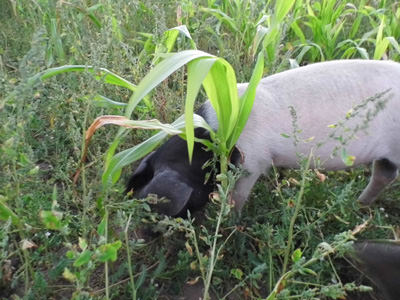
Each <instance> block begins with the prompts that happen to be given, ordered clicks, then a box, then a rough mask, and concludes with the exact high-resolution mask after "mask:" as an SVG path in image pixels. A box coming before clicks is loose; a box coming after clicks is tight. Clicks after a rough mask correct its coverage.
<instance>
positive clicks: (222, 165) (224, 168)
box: [203, 154, 228, 300]
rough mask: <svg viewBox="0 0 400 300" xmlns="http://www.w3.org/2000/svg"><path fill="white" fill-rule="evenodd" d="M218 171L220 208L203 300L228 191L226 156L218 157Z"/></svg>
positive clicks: (206, 293) (207, 291) (213, 263)
mask: <svg viewBox="0 0 400 300" xmlns="http://www.w3.org/2000/svg"><path fill="white" fill-rule="evenodd" d="M220 171H221V175H222V180H221V186H222V192H223V195H220V197H221V208H220V210H219V213H218V219H217V225H216V227H215V232H214V239H213V245H212V248H211V254H210V262H209V266H208V270H207V277H206V282H205V286H204V294H203V299H204V300H208V299H210V296H209V289H210V284H211V278H212V275H213V272H214V267H215V264H216V259H217V257H216V249H217V240H218V232H219V228H220V226H221V222H222V215H223V213H224V211H225V206H226V202H227V201H226V200H227V190H228V178H227V173H228V158H227V156H226V155H224V154H222V155H221V156H220Z"/></svg>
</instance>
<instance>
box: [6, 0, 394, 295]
mask: <svg viewBox="0 0 400 300" xmlns="http://www.w3.org/2000/svg"><path fill="white" fill-rule="evenodd" d="M286 3H289V1H287V2H286ZM281 4H282V3H280V2H279V1H278V3H275V2H274V1H249V0H247V1H246V0H234V1H225V0H223V1H212V0H208V1H206V0H196V1H186V0H181V1H172V0H168V1H156V0H146V1H140V0H132V1H123V0H113V1H111V0H99V1H97V2H94V1H75V0H73V1H30V0H28V1H9V0H5V1H1V2H0V20H1V24H2V26H0V120H1V127H0V145H1V146H0V149H1V150H0V157H1V159H0V170H1V171H0V299H52V298H54V299H105V298H108V299H157V298H160V299H162V297H164V298H165V297H170V298H171V299H174V298H177V295H180V294H181V293H182V290H183V288H184V287H185V286H186V287H187V286H188V285H189V284H188V282H189V283H194V282H201V280H202V279H201V276H202V275H204V274H205V273H207V271H208V270H209V267H208V266H209V265H210V264H209V263H210V252H209V249H210V247H212V245H213V237H214V232H215V229H216V224H217V220H218V212H219V211H220V210H219V209H220V207H221V203H220V202H218V201H214V202H212V203H210V204H209V205H207V207H206V209H205V211H204V212H202V213H200V214H196V215H195V217H194V218H195V220H194V221H193V220H191V219H189V220H172V219H165V218H162V217H160V216H155V215H154V214H152V213H151V212H149V211H148V204H147V203H146V202H143V201H132V200H131V199H129V197H124V195H123V190H124V188H123V181H124V179H126V178H127V177H128V176H129V173H130V168H129V167H126V168H125V172H124V175H123V177H124V178H122V179H121V180H119V181H118V182H117V183H116V184H115V185H113V186H112V187H110V188H109V190H108V195H107V199H106V202H104V199H102V198H101V196H102V195H103V193H102V174H103V171H104V161H105V151H106V150H107V149H108V148H109V147H110V145H111V143H112V141H113V140H114V138H115V136H116V135H117V132H118V129H117V128H114V127H106V128H102V129H99V130H97V131H96V133H95V135H94V136H93V138H92V141H91V143H90V145H89V150H88V154H87V160H86V163H85V165H84V167H83V168H81V173H80V176H79V178H78V180H77V182H76V183H74V180H73V176H74V174H75V172H76V171H77V170H78V169H79V167H80V159H81V155H82V150H83V145H84V134H85V130H86V129H87V128H88V127H89V126H90V124H91V123H92V122H93V120H94V119H95V118H96V117H98V116H100V115H107V114H115V115H123V114H124V111H125V107H124V106H120V105H114V104H113V103H112V102H110V101H96V99H100V97H99V95H100V96H103V97H107V99H110V100H113V101H115V102H121V103H127V102H128V101H129V98H130V97H131V91H130V90H129V89H126V88H124V87H121V86H115V85H109V84H107V83H106V82H105V81H107V80H106V78H101V77H100V78H99V77H97V78H96V77H95V76H93V73H91V72H81V73H79V74H77V73H75V74H74V73H68V74H61V75H58V76H56V77H52V78H49V79H47V80H46V81H43V82H35V84H34V85H32V84H31V83H32V82H31V81H29V79H30V78H31V77H32V76H34V75H36V74H38V73H39V72H41V71H43V70H46V69H48V68H51V67H58V66H61V65H65V64H69V65H86V66H93V67H94V69H95V70H97V71H99V70H100V68H105V69H107V70H110V71H112V72H113V73H115V74H117V75H119V76H121V77H123V78H125V79H126V80H128V81H129V82H131V83H133V84H135V85H137V84H138V83H139V82H140V81H141V79H142V78H143V77H144V76H145V75H146V74H147V73H148V72H149V70H150V69H152V68H154V66H155V65H157V64H159V63H160V61H161V60H160V58H159V54H162V53H165V52H168V51H170V50H172V51H178V50H187V49H193V46H194V45H195V46H196V47H197V49H199V50H202V51H205V52H208V53H211V54H213V55H216V56H219V57H222V58H224V59H226V60H227V61H228V62H229V63H230V64H231V65H232V66H233V69H234V70H235V72H236V77H237V80H238V82H244V81H249V80H250V76H251V73H252V70H253V68H254V63H255V61H254V58H255V57H257V54H258V53H259V52H260V51H265V54H266V55H265V58H266V62H265V69H264V74H265V75H269V74H272V73H274V72H277V71H281V70H285V69H288V68H290V67H294V66H297V65H303V64H308V63H312V62H316V61H321V60H330V59H341V58H371V59H372V58H376V59H380V58H384V59H392V60H396V61H399V60H400V50H399V46H398V42H399V40H400V30H399V26H398V25H399V23H400V8H399V6H398V4H397V3H396V2H395V1H392V0H386V1H363V0H360V1H352V2H351V3H350V4H348V2H346V1H341V0H339V1H332V0H321V1H306V0H303V1H302V0H297V1H294V2H293V6H291V7H287V9H285V7H282V6H280V5H281ZM332 7H334V9H331V8H332ZM277 8H278V10H277ZM335 14H336V15H335ZM179 25H186V26H187V28H188V31H189V33H190V35H191V37H192V40H191V39H189V38H188V37H186V36H185V35H184V34H182V33H179V32H178V34H177V35H176V34H175V32H172V33H166V31H167V30H168V29H170V28H174V27H177V26H179ZM267 28H270V29H271V30H270V31H268V32H267V31H266V30H267ZM175 38H176V40H175ZM186 80H187V78H186V71H185V70H184V69H181V70H180V71H178V72H176V73H174V74H173V75H172V76H171V77H169V78H168V79H166V80H164V81H163V82H162V83H161V84H160V85H159V86H158V87H157V88H156V89H155V90H154V91H153V92H152V93H151V94H150V95H149V98H148V101H147V102H141V103H140V104H138V106H137V107H136V109H135V111H134V112H133V115H132V119H135V120H136V119H153V118H156V119H159V120H161V121H162V122H165V123H170V122H172V121H173V120H175V119H176V118H177V117H178V116H179V115H180V114H182V113H183V110H184V101H185V97H186V85H185V84H186ZM204 98H205V95H204V93H203V95H201V96H200V100H203V99H204ZM102 99H104V98H102ZM198 101H199V100H198ZM150 135H151V133H149V132H147V131H138V130H134V131H133V130H132V131H129V133H128V134H126V135H124V136H123V139H122V140H121V142H120V146H119V148H118V150H119V151H121V150H123V149H127V148H130V147H132V146H134V145H136V144H139V143H140V142H142V141H143V140H145V139H146V138H148V137H150ZM321 172H323V171H321ZM323 173H324V172H323ZM325 175H327V176H328V177H327V180H325V181H324V182H321V180H320V179H319V178H318V176H317V174H316V173H315V172H314V171H312V170H308V169H302V170H297V171H296V170H275V172H272V173H271V174H270V175H269V176H268V177H266V178H262V179H261V180H260V181H259V183H258V184H257V185H256V187H255V189H254V191H253V194H252V197H251V201H249V203H248V204H247V205H246V206H245V208H244V211H243V214H242V217H241V219H240V220H239V221H237V219H236V218H235V217H234V216H233V215H232V214H227V215H225V214H224V215H223V217H222V218H221V219H220V228H219V230H218V232H219V235H220V236H219V238H218V241H217V244H216V246H215V249H217V250H218V252H217V254H218V255H216V256H215V258H216V264H215V267H214V270H213V272H212V275H213V276H212V278H211V281H210V284H211V293H212V294H214V295H217V297H218V298H222V299H224V296H226V297H225V299H229V297H236V298H237V299H245V297H247V299H265V298H267V297H268V296H269V295H274V288H275V291H277V289H276V287H277V283H279V282H280V281H279V280H280V279H282V278H286V277H285V275H284V269H286V271H288V272H291V273H290V278H286V279H287V280H286V282H285V285H283V286H279V288H283V290H282V291H280V293H278V294H277V295H276V296H277V297H278V298H279V299H287V298H288V297H292V298H291V299H296V297H297V299H316V298H321V299H334V295H341V293H343V290H344V289H351V288H352V287H349V286H345V285H344V284H345V283H347V282H352V281H354V280H357V273H356V271H353V270H351V271H348V269H347V268H348V267H347V266H346V264H345V263H343V261H342V260H341V259H339V258H338V257H337V256H340V255H339V254H340V253H341V252H342V251H344V249H343V248H346V245H347V243H346V240H347V239H348V238H349V237H350V236H349V235H348V234H347V233H348V231H350V230H353V229H354V228H355V227H356V226H357V225H359V224H362V223H364V222H365V221H366V220H367V219H369V216H370V214H371V215H372V216H373V218H372V219H371V220H370V221H369V223H368V226H367V229H366V230H365V231H363V232H361V233H359V234H357V236H356V237H357V238H359V239H368V238H371V239H373V238H379V239H392V238H394V237H395V235H396V232H397V235H398V228H397V227H396V226H398V225H397V224H398V222H397V220H398V218H399V216H400V206H399V203H398V201H397V199H398V197H399V192H398V190H399V183H398V182H395V183H394V184H392V185H391V186H390V187H389V188H388V189H387V190H386V191H385V193H384V194H383V195H382V197H381V201H379V202H378V203H377V204H376V205H374V207H373V208H372V210H371V211H361V210H360V209H359V208H358V207H357V204H356V202H355V200H356V198H357V196H358V195H359V194H360V192H361V191H362V189H363V187H365V185H366V184H367V180H368V175H369V171H368V169H367V168H359V169H356V170H348V171H340V172H332V173H331V172H329V173H328V174H325ZM235 176H236V175H235V174H233V173H229V180H234V179H235ZM299 199H301V202H299V201H298V200H299ZM383 200H384V201H383ZM296 205H297V209H296ZM8 216H11V218H7V217H8ZM143 223H146V224H149V225H150V226H154V227H157V228H158V230H159V231H160V232H162V235H161V236H160V237H158V238H156V239H155V240H153V241H150V242H146V241H143V240H141V239H140V238H138V237H137V236H136V235H135V229H136V228H138V227H139V226H142V225H143ZM290 228H292V230H291V229H290ZM396 230H397V231H396ZM288 242H290V244H291V245H292V246H291V247H290V248H289V250H286V249H288V248H287V245H288ZM322 242H325V243H327V244H323V245H325V248H324V249H325V251H320V252H318V249H319V248H318V245H320V244H321V243H322ZM328 244H329V245H330V246H331V248H330V247H328V246H327V245H328ZM328 248H329V249H333V250H334V251H332V253H331V250H329V251H328V250H327V249H328ZM296 249H300V250H296ZM295 250H296V251H295ZM288 251H289V252H288ZM316 251H317V252H316ZM333 252H335V253H333ZM313 255H317V257H324V259H321V260H319V259H318V260H316V261H313V257H314V256H313ZM341 271H343V272H341ZM352 273H354V275H351V276H349V275H348V274H352ZM337 274H345V275H343V278H341V279H340V278H338V276H337ZM203 277H204V276H203ZM356 283H357V284H359V282H357V281H356ZM271 297H272V296H271ZM270 299H272V298H270Z"/></svg>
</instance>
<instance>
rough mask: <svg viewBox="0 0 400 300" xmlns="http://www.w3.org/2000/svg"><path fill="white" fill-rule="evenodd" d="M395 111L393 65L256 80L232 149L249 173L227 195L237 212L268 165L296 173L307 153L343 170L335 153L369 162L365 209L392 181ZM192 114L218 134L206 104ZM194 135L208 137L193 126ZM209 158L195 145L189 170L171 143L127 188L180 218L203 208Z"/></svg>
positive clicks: (346, 64) (178, 144) (348, 63)
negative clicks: (161, 200) (246, 116)
mask: <svg viewBox="0 0 400 300" xmlns="http://www.w3.org/2000/svg"><path fill="white" fill-rule="evenodd" d="M246 87H247V84H246V83H244V84H238V91H239V94H240V95H241V94H243V93H244V91H245V89H246ZM377 95H383V96H381V97H376V96H377ZM368 99H370V100H368ZM399 112H400V64H399V63H395V62H390V61H372V60H343V61H331V62H323V63H316V64H312V65H308V66H305V67H300V68H296V69H292V70H289V71H285V72H282V73H278V74H275V75H272V76H268V77H266V78H264V79H262V80H261V81H260V84H259V85H258V87H257V93H256V97H255V101H254V107H253V110H252V112H251V115H250V117H249V120H248V122H247V124H246V127H245V129H244V131H243V133H242V134H241V136H240V138H239V140H238V142H237V144H236V147H237V149H239V150H240V152H241V154H242V156H243V161H242V167H243V168H244V169H245V170H246V171H247V173H248V175H247V176H244V177H242V178H240V179H239V180H238V182H237V183H236V186H235V189H234V191H233V195H232V197H233V200H234V203H235V206H236V208H237V210H240V209H241V208H242V207H243V205H244V204H245V202H246V200H247V198H248V196H249V194H250V191H251V189H252V187H253V185H254V184H255V182H256V180H257V179H258V178H259V177H260V175H261V174H265V173H266V172H268V170H269V169H270V167H271V165H274V166H276V167H285V168H296V167H299V164H298V158H299V156H298V155H299V154H302V155H305V156H307V155H308V154H309V153H310V151H311V149H313V155H314V157H315V158H318V161H320V163H321V166H322V167H323V168H325V169H326V170H338V169H344V168H346V167H347V166H346V164H345V163H344V162H343V160H342V159H341V157H340V155H336V156H335V155H332V154H333V152H335V151H336V150H337V151H341V149H345V150H346V151H347V153H348V154H349V155H351V156H354V157H355V159H354V166H357V165H360V164H367V163H370V162H373V172H372V176H371V179H370V182H369V184H368V186H367V187H366V189H365V190H364V191H363V193H362V194H361V195H360V197H359V201H360V203H361V204H363V205H370V204H372V203H373V202H374V200H375V199H376V198H377V196H378V194H379V193H380V192H381V191H382V189H383V188H384V187H385V186H386V185H388V184H389V183H390V182H392V181H393V180H394V179H395V178H396V177H397V173H398V167H399V166H400V116H399ZM197 113H198V114H199V115H201V116H202V117H203V118H204V119H205V120H206V121H207V122H208V123H209V124H210V125H211V127H213V129H217V128H218V121H217V119H216V115H215V112H214V110H213V108H212V106H211V104H210V102H206V103H205V104H204V105H203V106H202V107H201V108H200V109H199V111H198V112H197ZM341 120H343V122H340V121H341ZM294 123H295V127H296V128H294V126H293V124H294ZM332 124H336V126H332ZM293 132H296V134H292V133H293ZM195 135H196V136H197V137H201V138H207V137H208V135H207V132H205V131H204V130H203V129H200V128H198V129H196V130H195ZM285 135H292V138H287V137H285ZM293 136H294V137H293ZM295 141H297V142H295ZM235 156H237V155H235ZM211 157H212V153H211V152H210V151H205V149H204V148H203V146H202V145H201V144H197V143H196V144H195V149H194V155H193V161H192V164H189V162H188V155H187V150H186V144H185V141H183V140H182V139H181V138H179V137H178V136H175V137H172V138H171V139H169V140H168V141H167V142H166V143H165V144H164V145H163V146H161V147H160V148H159V149H158V150H156V151H155V152H153V153H151V154H150V155H148V156H147V157H146V158H144V159H143V160H142V162H141V163H140V165H139V167H138V168H137V170H136V171H135V172H134V174H133V176H132V177H131V179H130V180H129V182H128V184H127V190H133V191H134V192H135V197H137V198H143V197H146V196H147V195H148V194H157V195H158V196H159V197H166V198H168V199H169V200H170V202H168V203H164V204H161V205H159V206H158V207H156V209H157V210H158V211H159V212H161V213H164V214H167V215H171V216H185V215H186V211H187V210H188V209H189V210H197V209H199V208H200V207H202V206H203V205H204V204H205V203H206V202H207V200H208V194H209V193H210V192H211V191H212V190H213V188H214V186H213V182H211V181H209V182H208V183H206V184H205V183H204V178H205V175H206V173H207V172H208V171H209V170H208V169H207V168H206V169H203V168H202V166H203V164H204V163H205V162H206V161H207V160H208V159H210V158H211ZM313 162H315V160H313ZM312 167H314V165H313V164H312Z"/></svg>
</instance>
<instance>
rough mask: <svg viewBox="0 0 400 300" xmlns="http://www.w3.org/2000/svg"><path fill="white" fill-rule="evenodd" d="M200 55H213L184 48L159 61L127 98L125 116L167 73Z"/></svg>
mask: <svg viewBox="0 0 400 300" xmlns="http://www.w3.org/2000/svg"><path fill="white" fill-rule="evenodd" d="M200 57H213V56H212V55H211V54H208V53H206V52H203V51H199V50H185V51H181V52H178V53H174V54H173V55H171V56H169V57H167V58H166V59H164V60H163V61H161V62H160V63H159V64H158V65H156V66H155V67H154V68H153V69H152V70H151V71H150V72H149V73H148V74H147V75H146V76H145V77H144V78H143V79H142V81H141V82H140V83H139V85H138V86H137V88H136V91H135V94H134V95H133V97H132V99H130V100H129V104H128V107H127V109H126V112H125V116H126V117H128V118H130V116H131V115H132V112H133V110H134V109H135V107H136V105H137V104H138V103H139V102H140V101H141V100H142V99H143V97H144V96H146V95H147V94H148V93H149V92H150V91H151V90H152V89H154V88H155V87H156V86H158V85H159V84H160V83H161V82H162V81H163V80H165V79H166V78H167V77H168V76H169V75H171V74H172V73H173V72H175V71H176V70H178V69H179V68H181V67H182V66H183V65H185V64H187V63H188V62H190V61H192V60H194V59H196V58H200Z"/></svg>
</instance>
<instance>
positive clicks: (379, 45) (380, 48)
mask: <svg viewBox="0 0 400 300" xmlns="http://www.w3.org/2000/svg"><path fill="white" fill-rule="evenodd" d="M385 20H386V18H385V16H383V17H382V20H381V23H380V25H379V28H378V32H377V34H376V39H375V51H374V59H381V58H382V56H383V54H384V53H385V51H386V49H387V47H388V46H389V41H388V40H387V39H384V38H383V29H384V28H385Z"/></svg>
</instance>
